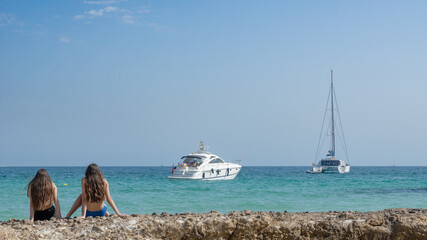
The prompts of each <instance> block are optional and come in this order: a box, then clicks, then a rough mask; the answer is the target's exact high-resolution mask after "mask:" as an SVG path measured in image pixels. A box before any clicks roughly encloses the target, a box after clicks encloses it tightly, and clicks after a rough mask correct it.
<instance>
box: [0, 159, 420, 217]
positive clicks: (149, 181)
mask: <svg viewBox="0 0 427 240" xmlns="http://www.w3.org/2000/svg"><path fill="white" fill-rule="evenodd" d="M38 169H39V168H38V167H3V168H0V189H1V191H0V206H1V207H0V220H1V221H5V220H8V219H9V218H19V219H22V218H28V217H29V211H30V210H29V200H28V198H27V197H26V192H24V193H23V189H24V187H25V186H26V184H28V182H29V181H30V180H31V179H32V177H33V176H34V175H35V173H36V171H37V170H38ZM46 169H47V171H48V172H49V174H50V175H51V177H52V180H53V181H54V182H55V183H56V185H57V186H58V195H59V202H60V205H61V210H62V215H63V216H65V215H66V214H67V212H68V210H69V209H70V207H71V205H72V203H73V202H74V200H75V198H76V197H77V196H78V195H79V194H80V192H81V187H80V179H81V177H83V175H84V171H85V169H86V168H85V167H46ZM307 169H308V167H243V168H242V171H241V172H240V173H239V175H238V176H237V177H236V178H235V179H234V180H229V181H185V180H184V181H182V180H181V181H179V180H178V181H176V180H175V181H171V180H168V178H167V176H168V175H169V174H170V170H171V169H170V167H101V170H102V171H103V172H104V175H105V177H106V178H107V180H108V181H109V183H110V192H111V194H112V197H113V199H114V201H115V203H116V205H117V207H118V209H119V210H120V212H122V213H128V214H132V213H140V214H142V213H143V214H146V213H150V214H151V213H153V212H158V213H160V212H168V213H176V212H208V211H210V210H212V209H214V210H217V211H219V212H222V213H226V212H229V211H234V210H245V209H250V210H252V211H284V210H287V211H291V212H299V211H329V210H353V211H374V210H382V209H385V208H404V207H408V208H427V167H352V168H351V172H350V173H349V174H306V173H305V171H306V170H307ZM64 184H67V185H66V186H65V185H64ZM109 211H110V212H112V210H111V208H109ZM76 213H77V214H80V213H81V212H80V210H77V212H76ZM74 216H76V214H75V215H74Z"/></svg>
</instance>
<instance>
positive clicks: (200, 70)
mask: <svg viewBox="0 0 427 240" xmlns="http://www.w3.org/2000/svg"><path fill="white" fill-rule="evenodd" d="M426 12H427V2H425V1H131V0H128V1H119V0H105V1H12V0H3V1H1V2H0V52H1V54H0V86H1V87H0V166H27V165H31V166H52V165H53V166H62V165H65V166H74V165H79V166H81V165H87V164H88V163H91V162H96V163H98V164H100V165H116V166H117V165H136V166H140V165H141V166H151V165H160V164H162V163H164V164H166V165H171V164H172V163H173V162H175V163H176V162H177V161H178V160H179V158H180V157H181V156H182V155H184V154H187V153H190V152H192V151H195V150H196V149H197V144H198V143H199V141H200V139H203V140H204V141H205V143H206V145H208V146H210V148H209V150H210V151H211V152H213V153H216V154H218V155H220V156H221V157H223V158H224V159H226V160H235V159H237V158H239V157H241V158H242V159H243V161H242V164H243V165H256V166H271V165H284V166H311V163H312V162H314V161H315V159H314V158H315V153H316V147H317V141H318V138H319V132H320V127H321V123H322V118H323V113H324V108H325V104H326V100H327V94H328V90H329V89H328V88H329V79H330V76H329V71H330V69H334V78H335V90H336V93H337V97H338V103H339V107H340V110H341V117H342V124H343V127H344V131H345V136H346V141H347V147H348V150H349V157H350V163H351V164H352V165H354V166H367V165H378V166H382V165H384V166H390V165H392V164H394V163H396V164H399V165H402V166H403V165H423V166H425V165H427V156H426V155H425V153H424V152H425V151H424V150H425V146H426V144H427V124H426V123H427V110H426V107H425V103H427V80H426V79H427V78H426V77H427V45H426V44H425V43H426V42H427V30H426V29H427V15H426V14H425V13H426ZM326 150H327V149H325V150H324V153H325V154H326ZM322 155H323V152H322ZM337 155H338V156H343V155H342V152H340V151H339V149H338V150H337Z"/></svg>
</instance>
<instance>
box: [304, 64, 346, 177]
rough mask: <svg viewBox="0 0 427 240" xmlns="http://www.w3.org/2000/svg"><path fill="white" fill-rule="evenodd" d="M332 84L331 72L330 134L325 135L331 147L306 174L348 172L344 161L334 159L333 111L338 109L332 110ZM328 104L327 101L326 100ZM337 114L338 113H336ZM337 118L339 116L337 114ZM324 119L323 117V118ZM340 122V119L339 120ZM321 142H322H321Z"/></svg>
mask: <svg viewBox="0 0 427 240" xmlns="http://www.w3.org/2000/svg"><path fill="white" fill-rule="evenodd" d="M334 93H335V91H334V82H333V74H332V70H331V89H330V99H331V109H329V110H331V116H330V117H331V118H330V119H331V122H330V124H329V125H328V128H329V129H330V131H331V132H330V133H329V134H327V135H328V136H330V137H331V145H330V150H329V151H328V154H327V155H326V158H322V159H321V160H320V161H319V162H318V163H317V164H314V163H313V170H309V171H307V173H327V172H332V173H333V172H338V173H348V172H350V164H348V163H346V162H345V161H343V160H341V159H338V158H335V140H336V126H335V115H334V111H337V112H338V107H337V108H336V109H334V103H336V98H335V102H334ZM328 102H329V99H328ZM328 105H329V103H328ZM328 105H327V106H326V110H328ZM338 113H339V112H338ZM325 115H326V111H325ZM338 117H339V114H338ZM323 119H325V117H324V118H323ZM340 121H341V119H340ZM323 125H324V123H323V124H322V132H323ZM340 126H341V132H342V137H343V140H344V141H343V146H344V152H345V153H346V155H347V159H348V154H347V146H346V144H345V139H344V133H343V130H342V124H340ZM322 132H321V134H320V135H321V136H322ZM321 140H322V139H321V138H320V139H319V144H318V147H317V154H316V159H317V156H318V154H319V150H320V143H321ZM322 142H323V141H322Z"/></svg>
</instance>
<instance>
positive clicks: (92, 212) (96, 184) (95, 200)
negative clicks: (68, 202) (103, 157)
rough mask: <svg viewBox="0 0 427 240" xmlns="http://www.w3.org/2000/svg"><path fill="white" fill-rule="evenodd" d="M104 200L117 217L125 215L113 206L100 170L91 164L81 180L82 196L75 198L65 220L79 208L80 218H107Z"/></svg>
mask: <svg viewBox="0 0 427 240" xmlns="http://www.w3.org/2000/svg"><path fill="white" fill-rule="evenodd" d="M105 200H107V202H108V204H109V205H110V206H111V208H112V209H113V210H114V211H115V212H116V213H117V215H125V214H121V213H120V212H119V210H118V209H117V207H116V205H115V204H114V201H113V199H112V198H111V195H110V188H109V186H108V181H107V180H106V179H105V178H104V175H103V174H102V172H101V169H99V167H98V165H96V164H94V163H92V164H90V165H89V166H88V167H87V169H86V173H85V177H84V178H82V194H81V195H80V196H78V197H77V199H76V201H75V202H74V204H73V206H72V207H71V209H70V212H68V214H67V216H66V218H69V217H71V215H72V214H73V213H74V212H75V211H76V210H77V209H78V208H79V207H80V206H82V216H81V218H85V217H90V216H92V217H98V216H108V215H109V214H108V212H107V206H106V205H105V204H104V201H105ZM125 216H127V215H125Z"/></svg>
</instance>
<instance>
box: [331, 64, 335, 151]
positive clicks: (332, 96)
mask: <svg viewBox="0 0 427 240" xmlns="http://www.w3.org/2000/svg"><path fill="white" fill-rule="evenodd" d="M331 108H332V109H331V115H332V134H331V135H332V148H331V157H332V158H334V157H335V122H334V78H333V71H332V69H331Z"/></svg>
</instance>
